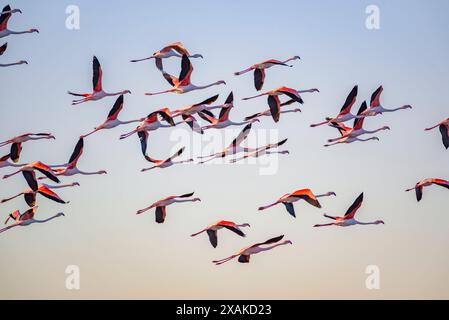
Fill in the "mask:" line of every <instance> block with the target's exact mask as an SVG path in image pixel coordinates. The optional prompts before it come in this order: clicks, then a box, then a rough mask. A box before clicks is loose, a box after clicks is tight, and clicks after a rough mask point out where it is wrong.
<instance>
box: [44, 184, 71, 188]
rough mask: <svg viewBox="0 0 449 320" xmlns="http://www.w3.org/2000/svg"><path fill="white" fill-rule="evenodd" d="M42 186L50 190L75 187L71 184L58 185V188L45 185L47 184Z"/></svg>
mask: <svg viewBox="0 0 449 320" xmlns="http://www.w3.org/2000/svg"><path fill="white" fill-rule="evenodd" d="M42 185H44V186H45V187H47V188H48V189H61V188H67V187H73V186H74V185H73V184H71V183H66V184H61V185H58V186H54V185H48V184H45V183H43V184H42Z"/></svg>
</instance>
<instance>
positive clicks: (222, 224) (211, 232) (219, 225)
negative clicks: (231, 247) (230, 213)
mask: <svg viewBox="0 0 449 320" xmlns="http://www.w3.org/2000/svg"><path fill="white" fill-rule="evenodd" d="M243 227H250V225H249V224H248V223H243V224H236V223H234V222H232V221H225V220H221V221H218V222H215V223H214V224H211V225H210V226H208V227H207V228H204V229H203V230H201V231H199V232H197V233H194V234H191V235H190V236H191V237H195V236H197V235H199V234H201V233H203V232H207V235H208V236H209V241H210V244H211V245H212V247H214V248H216V247H217V244H218V238H217V232H218V230H220V229H223V228H226V229H228V230H231V231H232V232H234V233H236V234H238V235H239V236H241V237H245V236H246V235H245V234H244V233H243V231H242V230H240V228H243Z"/></svg>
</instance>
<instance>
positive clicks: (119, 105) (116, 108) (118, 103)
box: [108, 94, 123, 120]
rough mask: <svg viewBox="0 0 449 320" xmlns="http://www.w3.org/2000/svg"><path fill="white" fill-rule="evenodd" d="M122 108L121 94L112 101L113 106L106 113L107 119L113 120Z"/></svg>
mask: <svg viewBox="0 0 449 320" xmlns="http://www.w3.org/2000/svg"><path fill="white" fill-rule="evenodd" d="M122 109H123V94H121V95H120V96H119V97H118V98H117V100H116V101H115V103H114V106H113V107H112V109H111V111H109V114H108V120H115V119H117V117H118V115H119V113H120V111H122Z"/></svg>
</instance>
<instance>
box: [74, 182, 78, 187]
mask: <svg viewBox="0 0 449 320" xmlns="http://www.w3.org/2000/svg"><path fill="white" fill-rule="evenodd" d="M72 186H77V187H79V186H80V184H79V182H73V183H72Z"/></svg>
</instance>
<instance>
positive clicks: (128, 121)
mask: <svg viewBox="0 0 449 320" xmlns="http://www.w3.org/2000/svg"><path fill="white" fill-rule="evenodd" d="M140 120H141V119H136V120H126V121H121V120H119V123H120V124H128V123H134V122H140Z"/></svg>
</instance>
